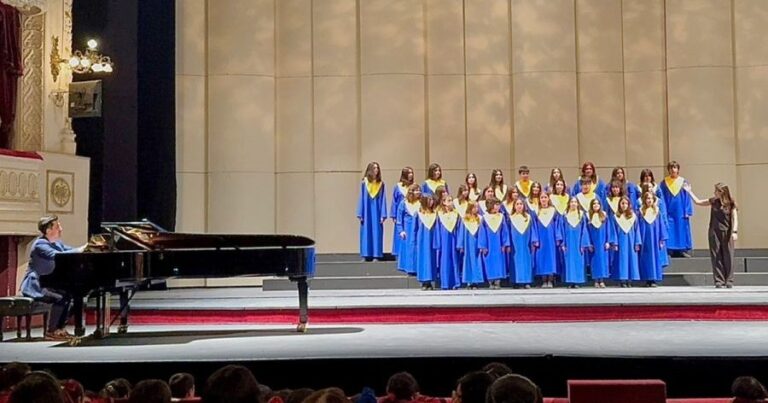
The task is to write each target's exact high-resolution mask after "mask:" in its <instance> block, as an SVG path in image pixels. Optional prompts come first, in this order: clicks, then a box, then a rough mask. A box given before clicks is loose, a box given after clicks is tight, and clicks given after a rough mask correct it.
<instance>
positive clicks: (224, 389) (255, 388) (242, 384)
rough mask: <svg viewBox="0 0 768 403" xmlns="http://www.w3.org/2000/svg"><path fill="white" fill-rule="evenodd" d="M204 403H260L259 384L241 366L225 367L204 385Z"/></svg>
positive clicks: (247, 370)
mask: <svg viewBox="0 0 768 403" xmlns="http://www.w3.org/2000/svg"><path fill="white" fill-rule="evenodd" d="M202 398H203V402H204V403H260V402H261V390H260V389H259V382H257V381H256V378H255V377H254V376H253V374H252V373H251V371H250V370H249V369H248V368H246V367H243V366H241V365H227V366H226V367H223V368H220V369H218V370H217V371H216V372H214V373H213V374H212V375H211V376H210V377H209V378H208V380H207V381H206V383H205V390H204V391H203V394H202Z"/></svg>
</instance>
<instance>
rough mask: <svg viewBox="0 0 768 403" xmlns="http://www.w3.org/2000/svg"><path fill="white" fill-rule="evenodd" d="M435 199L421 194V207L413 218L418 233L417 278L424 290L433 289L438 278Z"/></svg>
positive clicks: (414, 230)
mask: <svg viewBox="0 0 768 403" xmlns="http://www.w3.org/2000/svg"><path fill="white" fill-rule="evenodd" d="M434 203H435V199H434V198H433V197H432V196H427V195H425V194H422V195H421V208H420V209H419V213H418V217H417V218H416V219H415V220H413V224H412V225H413V227H414V229H413V232H414V233H415V234H416V278H417V279H418V280H419V282H420V283H421V289H422V290H433V289H434V285H433V284H432V282H433V281H435V280H436V279H437V249H438V247H439V239H438V231H437V227H438V223H437V214H436V213H435V211H434V205H435V204H434Z"/></svg>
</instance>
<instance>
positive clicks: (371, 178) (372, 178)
mask: <svg viewBox="0 0 768 403" xmlns="http://www.w3.org/2000/svg"><path fill="white" fill-rule="evenodd" d="M374 167H376V168H379V172H377V173H376V174H375V175H374V174H373V168H374ZM365 177H366V178H368V182H381V166H380V165H379V163H378V162H376V161H374V162H370V163H368V166H367V167H365Z"/></svg>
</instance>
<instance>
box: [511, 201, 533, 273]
mask: <svg viewBox="0 0 768 403" xmlns="http://www.w3.org/2000/svg"><path fill="white" fill-rule="evenodd" d="M512 208H513V210H512V212H511V214H509V215H508V223H509V234H510V236H509V239H510V243H511V244H512V245H511V246H512V252H511V253H510V254H509V265H508V266H509V279H510V282H512V283H513V284H515V285H522V286H523V287H524V288H531V283H533V263H534V256H535V251H536V248H538V246H539V232H538V229H537V227H536V221H537V218H536V214H535V213H529V212H528V211H526V210H527V209H526V208H525V201H524V200H522V199H518V200H516V201H515V204H514V206H513V207H512Z"/></svg>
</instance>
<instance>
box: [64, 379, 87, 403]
mask: <svg viewBox="0 0 768 403" xmlns="http://www.w3.org/2000/svg"><path fill="white" fill-rule="evenodd" d="M61 389H63V390H64V394H66V395H67V397H68V398H69V401H70V402H72V403H82V402H83V401H84V400H85V390H84V389H83V385H82V384H81V383H80V382H78V381H76V380H74V379H67V380H64V381H62V382H61Z"/></svg>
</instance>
